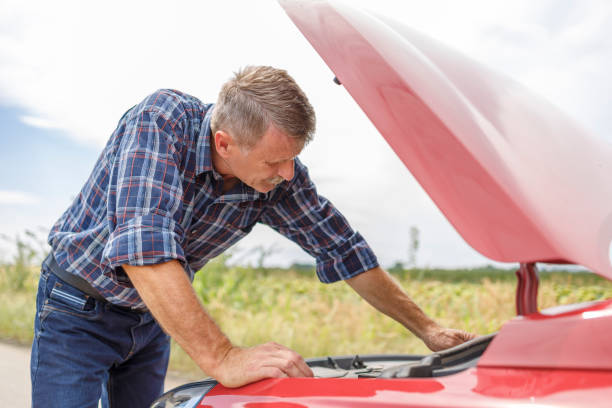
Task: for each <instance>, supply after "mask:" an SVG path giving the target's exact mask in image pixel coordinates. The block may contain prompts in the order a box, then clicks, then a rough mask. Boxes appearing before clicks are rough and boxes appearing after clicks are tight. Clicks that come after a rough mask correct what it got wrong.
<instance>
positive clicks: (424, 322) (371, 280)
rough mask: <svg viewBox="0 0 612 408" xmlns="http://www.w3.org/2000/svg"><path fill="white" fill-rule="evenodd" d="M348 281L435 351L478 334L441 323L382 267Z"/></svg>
mask: <svg viewBox="0 0 612 408" xmlns="http://www.w3.org/2000/svg"><path fill="white" fill-rule="evenodd" d="M346 283H347V284H348V285H349V286H351V287H352V288H353V289H354V290H355V291H356V292H357V293H358V294H359V295H360V296H361V297H363V298H364V299H365V300H366V301H368V303H370V304H371V305H372V306H374V307H375V308H376V309H378V310H379V311H381V312H382V313H384V314H386V315H387V316H389V317H391V318H392V319H394V320H396V321H397V322H399V323H401V324H402V325H403V326H404V327H406V328H407V329H408V330H410V331H411V332H412V333H414V334H415V335H416V336H418V337H419V338H420V339H421V340H423V342H424V343H425V344H426V345H427V347H429V348H430V349H431V350H433V351H438V350H443V349H446V348H448V347H452V346H455V345H457V344H460V343H462V342H465V341H467V340H470V339H472V338H474V337H475V335H473V334H469V333H466V332H463V331H460V330H454V329H447V328H444V327H441V326H439V325H438V324H437V323H436V322H434V321H433V320H432V319H430V318H429V317H428V316H427V315H426V314H425V313H424V312H423V311H422V310H421V308H420V307H419V306H417V304H416V303H414V302H413V301H412V300H411V299H410V297H409V296H408V295H407V294H406V293H405V292H404V291H403V290H402V288H401V287H400V286H399V285H398V284H397V283H396V282H395V281H394V280H393V279H392V278H391V276H389V274H388V273H387V272H385V271H384V270H383V269H382V268H380V267H377V268H373V269H370V270H369V271H366V272H364V273H361V274H359V275H357V276H355V277H353V278H350V279H347V280H346Z"/></svg>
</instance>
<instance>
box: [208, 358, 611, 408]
mask: <svg viewBox="0 0 612 408" xmlns="http://www.w3.org/2000/svg"><path fill="white" fill-rule="evenodd" d="M323 383H325V384H327V385H329V386H330V389H333V388H334V387H337V388H338V393H333V392H324V393H320V391H321V386H320V384H323ZM389 384H392V385H391V386H389ZM420 387H424V388H425V389H426V390H427V392H422V390H420ZM364 388H366V389H367V392H364V391H363V389H364ZM610 401H612V373H611V372H602V371H588V370H582V371H577V370H554V369H548V370H538V369H504V368H501V369H498V368H474V369H469V370H466V371H464V372H461V373H459V374H455V375H452V376H448V377H440V378H435V379H405V380H388V379H306V378H286V379H280V380H274V379H271V380H264V381H260V382H258V383H256V384H252V385H251V386H247V387H242V388H237V389H228V388H225V387H223V386H220V385H218V386H216V387H215V388H213V389H212V390H211V391H210V392H209V394H207V395H206V396H205V397H204V399H203V400H202V402H201V404H200V405H199V406H198V407H199V408H203V407H211V408H224V407H233V408H239V407H244V408H247V407H248V408H254V407H259V408H263V407H274V408H281V407H286V408H290V407H291V408H294V407H309V408H317V407H395V406H397V407H462V408H464V407H490V408H496V407H513V408H516V407H532V408H533V407H586V406H588V407H609V406H610ZM538 404H539V405H538Z"/></svg>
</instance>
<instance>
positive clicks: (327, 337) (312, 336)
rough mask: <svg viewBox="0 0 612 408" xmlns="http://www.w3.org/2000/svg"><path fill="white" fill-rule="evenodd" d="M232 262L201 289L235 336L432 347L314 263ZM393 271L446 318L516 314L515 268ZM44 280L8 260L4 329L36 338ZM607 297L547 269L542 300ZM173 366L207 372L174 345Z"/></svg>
mask: <svg viewBox="0 0 612 408" xmlns="http://www.w3.org/2000/svg"><path fill="white" fill-rule="evenodd" d="M225 260H226V258H218V259H217V260H214V261H213V262H211V263H209V265H207V266H206V267H205V268H204V269H203V270H202V271H200V272H199V273H198V274H197V275H196V279H195V281H194V288H195V290H196V292H197V293H198V294H199V296H200V297H201V299H202V301H203V303H204V304H205V306H206V308H207V310H208V311H209V312H210V314H211V315H212V316H213V317H214V318H215V319H216V321H217V322H218V323H219V325H220V326H221V328H222V329H223V330H224V332H225V333H226V334H227V335H228V336H229V337H230V338H231V339H232V341H233V342H234V343H235V344H238V345H241V346H250V345H254V344H259V343H263V342H267V341H276V342H279V343H281V344H284V345H286V346H287V347H290V348H292V349H294V350H296V351H298V352H299V353H300V354H302V355H303V356H305V357H314V356H324V355H333V354H356V353H359V354H368V353H412V354H420V353H425V352H427V350H426V348H425V347H424V346H423V344H422V343H421V342H420V341H419V340H418V339H417V338H415V337H414V336H413V335H412V334H410V333H409V332H407V331H406V330H405V329H404V328H403V327H401V326H400V325H399V324H397V323H395V322H394V321H393V320H391V319H390V318H388V317H386V316H383V315H382V314H380V313H378V312H376V311H375V310H374V309H373V308H372V307H370V306H369V305H368V304H367V303H365V302H364V301H362V300H361V299H360V298H359V297H358V296H357V295H356V294H355V293H354V292H353V291H352V290H351V289H350V288H349V287H348V285H346V284H344V283H342V282H339V283H335V284H331V285H324V284H321V283H319V282H318V280H317V279H316V277H315V274H314V270H312V271H304V270H300V271H295V270H291V269H274V270H268V269H261V268H257V269H254V268H244V267H227V266H226V265H225ZM18 269H19V271H17V270H18ZM393 276H395V278H396V279H397V280H398V281H399V283H400V284H401V285H402V286H403V287H404V289H405V290H406V291H407V292H408V293H409V295H410V296H411V297H412V298H413V299H414V300H415V301H416V302H417V304H419V305H420V306H421V307H422V308H423V309H424V310H425V312H426V313H427V314H429V315H430V316H432V317H433V318H434V319H436V320H437V321H438V322H439V323H441V324H443V325H446V326H451V327H456V328H461V329H464V330H467V331H471V332H475V333H479V334H486V333H491V332H494V331H496V330H498V329H499V328H500V327H501V325H502V324H503V323H504V322H505V321H506V320H508V319H510V318H512V317H513V316H514V314H515V312H514V293H515V285H516V280H515V278H514V274H513V273H512V271H508V270H500V269H495V268H482V269H478V270H433V269H424V270H416V269H415V270H408V271H401V272H398V273H394V274H393ZM37 278H38V268H36V267H24V266H20V267H19V268H17V267H15V265H10V264H4V265H1V266H0V337H2V338H5V339H10V340H13V341H18V342H20V343H23V344H29V343H30V342H31V340H32V322H33V316H34V303H35V291H36V285H37ZM606 298H612V282H608V281H606V280H604V279H602V278H599V277H598V276H597V275H594V274H590V273H570V272H543V273H541V283H540V292H539V306H540V308H546V307H550V306H554V305H559V304H569V303H576V302H582V301H589V300H599V299H606ZM171 369H172V370H175V371H182V372H183V373H188V374H190V375H191V376H194V377H197V376H201V375H202V373H201V372H200V371H199V370H198V369H197V368H196V367H195V366H194V364H193V363H191V361H190V360H189V358H188V357H187V356H186V355H185V353H183V352H182V350H181V349H180V347H178V346H176V345H173V352H172V360H171Z"/></svg>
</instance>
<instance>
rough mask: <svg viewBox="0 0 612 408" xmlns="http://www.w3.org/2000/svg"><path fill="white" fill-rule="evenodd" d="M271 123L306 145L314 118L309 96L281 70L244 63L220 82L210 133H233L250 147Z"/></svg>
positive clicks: (311, 135) (312, 131) (312, 130)
mask: <svg viewBox="0 0 612 408" xmlns="http://www.w3.org/2000/svg"><path fill="white" fill-rule="evenodd" d="M270 124H274V125H275V126H276V127H277V128H279V129H280V130H281V131H283V132H285V133H286V134H287V135H288V136H289V137H292V138H294V139H297V140H298V141H300V142H302V144H303V145H306V144H307V143H308V142H309V141H311V140H312V137H313V135H314V131H315V125H316V118H315V113H314V109H313V108H312V106H311V105H310V102H308V98H307V97H306V95H305V94H304V92H303V91H302V90H301V89H300V87H299V86H298V84H297V83H296V82H295V80H294V79H293V78H292V77H291V76H290V75H289V74H288V73H287V71H285V70H283V69H277V68H273V67H268V66H247V67H244V68H243V69H241V70H239V71H238V72H235V73H234V76H233V77H232V78H231V79H230V80H229V81H227V82H226V83H225V84H223V87H222V88H221V92H219V97H218V99H217V103H216V105H215V107H214V110H213V113H212V118H211V130H212V132H213V134H214V133H215V132H217V131H218V130H225V131H229V132H231V133H232V136H233V137H235V138H236V139H237V140H238V143H239V144H240V145H241V146H245V147H247V148H251V147H253V146H254V145H255V144H256V143H257V142H258V141H259V140H260V139H261V137H262V136H263V135H264V133H265V132H266V130H267V129H268V127H269V126H270Z"/></svg>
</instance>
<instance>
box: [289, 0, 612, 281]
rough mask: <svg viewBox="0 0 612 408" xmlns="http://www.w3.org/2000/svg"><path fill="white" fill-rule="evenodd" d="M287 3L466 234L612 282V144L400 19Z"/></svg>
mask: <svg viewBox="0 0 612 408" xmlns="http://www.w3.org/2000/svg"><path fill="white" fill-rule="evenodd" d="M280 3H281V5H282V6H283V8H284V9H285V11H286V12H287V14H288V15H289V17H290V18H291V19H292V20H293V22H294V23H295V24H296V25H297V27H298V28H299V29H300V31H301V32H302V33H303V34H304V36H305V37H306V38H307V39H308V41H309V42H310V43H311V44H312V46H313V47H314V48H315V50H316V51H317V52H318V53H319V55H321V57H322V58H323V60H324V61H325V62H326V63H327V65H328V66H329V67H330V68H331V70H332V71H333V72H334V74H335V75H336V77H337V78H338V80H339V81H340V82H341V83H342V85H344V87H345V88H346V90H347V91H348V92H349V93H350V95H351V96H352V97H353V98H354V99H355V101H356V102H357V104H358V105H359V106H360V107H361V109H362V110H363V111H364V112H365V114H366V115H367V116H368V117H369V118H370V120H371V121H372V122H373V124H374V125H375V126H376V128H377V129H378V131H379V132H380V133H381V134H382V135H383V136H384V138H385V139H386V140H387V142H388V143H389V145H390V146H391V147H392V149H393V150H394V151H395V153H396V154H397V155H398V156H399V157H400V159H401V160H402V162H403V163H404V164H405V165H406V167H407V168H408V169H409V170H410V172H411V173H412V174H413V175H414V177H415V178H416V179H417V180H418V182H419V183H420V184H421V186H422V187H423V188H424V189H425V191H426V192H427V193H428V194H429V196H430V197H431V198H432V199H433V201H434V202H435V203H436V205H437V206H438V207H439V208H440V210H441V211H442V212H443V213H444V215H445V216H446V218H447V219H448V220H449V221H450V222H451V223H452V225H453V226H454V227H455V229H456V230H457V231H458V232H459V234H461V236H462V237H463V238H464V239H465V240H466V241H467V242H468V244H469V245H471V246H472V247H473V248H474V249H476V250H477V251H478V252H480V253H481V254H483V255H485V256H487V257H489V258H491V259H494V260H497V261H503V262H551V263H572V264H580V265H583V266H586V267H587V268H589V269H591V270H592V271H594V272H597V273H598V274H600V275H602V276H604V277H606V278H608V279H612V266H611V259H610V258H611V252H612V249H611V245H610V244H611V240H612V205H611V204H612V182H610V180H609V177H610V175H611V174H612V148H611V147H610V145H608V144H606V143H604V142H602V141H599V140H597V139H594V138H592V137H590V136H589V135H588V134H586V132H585V131H584V130H583V129H581V128H580V127H579V126H578V125H577V124H576V123H574V122H572V121H571V120H570V119H569V118H568V117H567V116H565V115H564V114H563V113H561V112H560V111H559V110H558V109H557V108H555V107H554V106H552V105H551V104H550V103H548V102H547V101H545V100H543V99H541V98H539V97H536V96H534V95H533V94H531V93H530V92H528V91H527V90H526V89H525V88H523V87H522V86H521V85H519V84H517V83H516V82H515V81H513V80H511V79H509V78H508V77H505V76H503V75H500V74H498V73H495V72H492V71H491V70H489V69H488V68H486V67H484V66H483V65H481V64H479V63H477V62H475V61H473V60H471V59H469V58H467V57H465V56H463V55H461V54H460V53H458V52H456V51H453V50H451V49H449V48H447V47H445V46H444V45H442V44H440V43H438V42H436V41H434V40H432V39H430V38H427V37H426V36H424V35H422V34H419V33H418V32H416V31H414V30H412V29H410V28H407V27H405V26H402V25H401V24H399V23H397V22H394V21H392V20H389V19H386V18H383V17H379V16H374V15H372V14H368V13H366V12H362V11H358V10H354V9H351V8H349V7H347V6H344V5H342V4H338V3H335V2H328V1H309V2H300V1H292V0H280Z"/></svg>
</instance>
